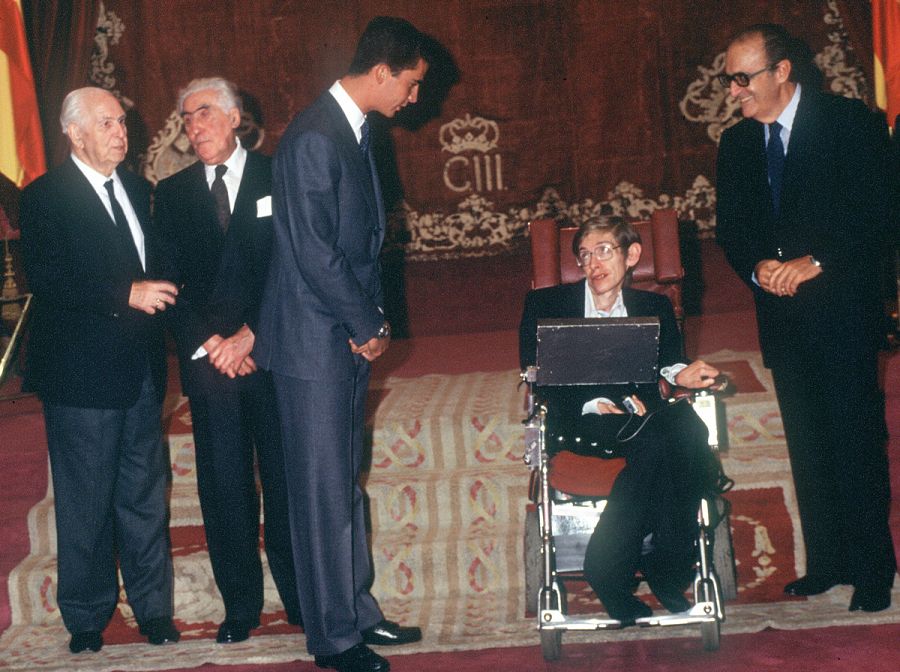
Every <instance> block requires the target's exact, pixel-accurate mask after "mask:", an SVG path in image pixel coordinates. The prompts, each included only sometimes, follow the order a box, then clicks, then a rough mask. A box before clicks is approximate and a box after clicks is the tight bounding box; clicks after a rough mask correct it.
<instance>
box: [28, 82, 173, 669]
mask: <svg viewBox="0 0 900 672" xmlns="http://www.w3.org/2000/svg"><path fill="white" fill-rule="evenodd" d="M60 123H61V124H62V129H63V132H64V133H65V134H66V135H67V136H68V139H69V145H70V147H71V152H72V153H71V155H70V157H69V158H68V159H67V160H66V161H65V162H64V163H63V164H62V165H61V166H59V167H58V168H55V169H53V170H51V171H50V172H48V173H47V174H46V175H44V176H42V177H40V178H39V179H37V180H35V181H34V182H32V183H31V184H30V185H29V186H28V187H27V188H26V189H25V191H24V193H23V195H22V201H21V210H20V222H21V228H22V249H23V261H24V268H25V273H26V276H27V278H28V283H29V286H30V288H31V291H32V292H33V293H34V302H35V306H34V317H33V318H32V323H31V338H30V340H29V344H28V367H27V371H26V385H27V386H29V387H30V388H31V389H33V390H34V391H36V392H37V394H38V395H39V396H40V398H41V401H42V402H43V404H44V419H45V422H46V425H47V445H48V448H49V451H50V468H51V473H52V477H53V492H54V506H55V509H54V510H55V512H56V535H57V547H58V552H57V567H58V582H57V595H56V600H57V603H58V604H59V610H60V612H61V614H62V618H63V622H64V623H65V625H66V628H67V629H68V630H69V632H70V633H72V639H71V641H70V643H69V648H70V650H71V651H72V652H73V653H78V652H80V651H84V650H87V649H90V650H92V651H99V650H100V647H102V646H103V638H102V632H103V630H104V628H105V627H106V624H107V622H108V621H109V618H110V616H111V615H112V612H113V610H114V609H115V606H116V603H117V601H118V596H119V585H118V578H117V573H116V569H117V568H116V558H117V556H118V567H119V568H120V569H121V571H122V577H123V579H124V581H125V591H126V593H127V595H128V601H129V603H130V604H131V607H132V609H133V610H134V615H135V618H136V619H137V622H138V625H139V626H140V630H141V633H143V634H144V635H146V636H147V638H148V639H149V641H150V642H151V643H153V644H164V643H167V642H177V641H178V638H179V635H178V631H177V630H176V629H175V627H174V625H173V623H172V612H173V603H172V602H173V596H172V559H171V556H170V552H169V537H168V516H167V511H166V482H167V476H168V469H169V463H168V453H167V452H166V450H165V447H164V445H163V442H162V433H161V422H160V421H161V418H160V413H161V408H162V399H163V396H164V395H165V391H166V361H165V347H164V342H163V334H162V328H161V325H160V322H159V316H158V315H156V313H158V312H159V311H162V310H165V308H166V307H167V306H170V305H173V304H174V303H175V297H176V295H177V294H178V290H177V288H176V287H175V285H173V284H172V283H170V282H166V281H159V280H151V279H150V278H153V277H154V276H156V277H160V275H161V271H160V266H159V262H160V261H161V260H160V258H159V247H158V239H157V238H156V236H155V235H154V231H153V229H152V227H151V226H150V185H149V184H148V183H147V182H146V181H145V180H143V179H141V178H139V177H137V176H136V175H134V174H132V173H130V172H128V171H126V170H123V169H121V168H118V166H119V164H120V163H121V162H122V160H123V159H124V158H125V153H126V151H127V149H128V138H127V133H126V130H125V113H124V112H123V111H122V106H121V105H120V104H119V101H118V100H116V98H115V97H114V96H113V95H112V94H110V93H109V92H108V91H105V90H103V89H97V88H90V87H89V88H83V89H77V90H75V91H72V92H71V93H69V95H67V96H66V98H65V100H64V101H63V106H62V112H61V114H60Z"/></svg>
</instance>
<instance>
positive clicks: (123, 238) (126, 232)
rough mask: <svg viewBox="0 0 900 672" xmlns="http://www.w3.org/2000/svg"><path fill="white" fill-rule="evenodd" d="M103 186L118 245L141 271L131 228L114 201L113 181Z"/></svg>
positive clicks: (115, 200) (141, 266) (122, 211)
mask: <svg viewBox="0 0 900 672" xmlns="http://www.w3.org/2000/svg"><path fill="white" fill-rule="evenodd" d="M103 186H104V187H105V188H106V193H107V194H109V202H110V205H112V211H113V220H114V221H115V223H116V233H117V234H118V236H119V244H120V245H121V246H122V251H123V252H124V253H125V256H126V257H128V259H129V261H130V262H131V263H132V264H136V265H137V266H136V268H138V269H141V270H143V265H142V264H141V257H140V255H139V254H138V251H137V246H135V244H134V237H133V236H132V235H131V228H130V227H129V226H128V220H127V219H125V211H124V210H122V206H121V205H119V201H118V200H117V199H116V192H115V191H114V189H113V181H112V180H107V181H106V182H104V183H103Z"/></svg>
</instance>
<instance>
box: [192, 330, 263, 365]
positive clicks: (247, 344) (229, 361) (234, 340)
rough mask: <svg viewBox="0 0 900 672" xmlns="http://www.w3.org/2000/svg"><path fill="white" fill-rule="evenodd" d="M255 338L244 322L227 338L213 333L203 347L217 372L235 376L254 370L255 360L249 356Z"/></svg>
mask: <svg viewBox="0 0 900 672" xmlns="http://www.w3.org/2000/svg"><path fill="white" fill-rule="evenodd" d="M255 340H256V335H255V334H254V333H253V331H251V330H250V327H248V326H247V325H246V324H245V325H244V326H242V327H241V328H240V329H238V330H237V331H236V332H234V333H233V334H232V335H231V336H229V337H228V338H223V337H222V336H221V335H219V334H213V335H212V336H210V337H209V338H208V339H207V340H206V342H205V343H204V344H203V349H204V350H206V354H207V355H208V356H209V363H210V364H212V365H213V366H214V367H216V370H217V371H218V372H219V373H221V374H224V375H226V376H228V377H229V378H236V377H237V376H246V375H247V374H248V373H253V372H254V371H256V362H254V361H253V357H251V356H250V351H251V350H253V343H254V341H255Z"/></svg>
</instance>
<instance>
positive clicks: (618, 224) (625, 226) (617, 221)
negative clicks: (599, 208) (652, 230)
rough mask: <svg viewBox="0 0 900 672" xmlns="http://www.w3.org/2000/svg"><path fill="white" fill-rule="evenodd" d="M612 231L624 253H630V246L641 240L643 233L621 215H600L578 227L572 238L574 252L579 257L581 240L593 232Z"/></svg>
mask: <svg viewBox="0 0 900 672" xmlns="http://www.w3.org/2000/svg"><path fill="white" fill-rule="evenodd" d="M607 232H609V233H611V234H612V236H613V238H615V239H616V245H618V246H619V249H621V250H622V253H623V254H627V253H628V248H629V247H631V246H632V245H633V244H634V243H640V242H641V234H639V233H638V232H637V229H635V228H634V227H633V226H632V225H631V223H630V222H627V221H625V219H624V218H623V217H620V216H619V215H598V216H597V217H591V218H590V219H586V220H585V221H583V222H582V223H581V225H580V226H579V227H578V231H576V232H575V237H574V238H572V253H573V254H574V255H575V256H576V257H577V256H578V248H580V247H581V241H582V240H584V239H585V238H587V236H588V235H590V234H592V233H607Z"/></svg>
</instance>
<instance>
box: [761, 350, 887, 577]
mask: <svg viewBox="0 0 900 672" xmlns="http://www.w3.org/2000/svg"><path fill="white" fill-rule="evenodd" d="M877 362H878V359H877V352H875V351H874V348H873V349H872V350H871V351H869V352H862V351H855V352H848V351H841V350H840V349H835V350H834V351H822V352H821V353H817V355H816V356H815V357H813V356H812V355H810V356H809V357H808V358H807V359H806V360H805V361H797V362H795V363H794V364H793V365H785V366H780V367H776V368H773V370H772V376H773V380H774V382H775V390H776V393H777V396H778V404H779V406H780V408H781V417H782V421H783V423H784V431H785V437H786V439H787V446H788V454H789V456H790V461H791V470H792V472H793V478H794V487H795V489H796V492H797V506H798V509H799V512H800V523H801V526H802V529H803V541H804V544H805V547H806V572H807V574H811V575H815V576H826V577H836V578H840V579H844V580H846V581H848V582H852V583H853V584H854V585H857V586H860V585H862V586H866V585H872V586H873V587H876V588H881V587H884V586H890V585H891V584H892V583H893V580H894V572H895V570H896V560H895V557H894V550H893V544H892V542H891V533H890V527H889V523H888V515H889V510H890V498H891V494H890V480H889V475H888V460H887V453H886V450H885V448H886V438H887V430H886V426H885V421H884V396H883V395H882V393H881V391H880V390H879V388H878V369H877Z"/></svg>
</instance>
